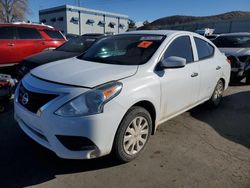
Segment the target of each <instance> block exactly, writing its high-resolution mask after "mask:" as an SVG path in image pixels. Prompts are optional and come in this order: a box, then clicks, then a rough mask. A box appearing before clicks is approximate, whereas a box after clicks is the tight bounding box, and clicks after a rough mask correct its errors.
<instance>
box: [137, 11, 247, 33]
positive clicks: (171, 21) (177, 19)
mask: <svg viewBox="0 0 250 188" xmlns="http://www.w3.org/2000/svg"><path fill="white" fill-rule="evenodd" d="M245 17H249V18H250V12H243V11H233V12H227V13H224V14H218V15H214V16H203V17H201V16H181V15H175V16H168V17H164V18H160V19H157V20H155V21H153V22H151V23H150V24H147V25H144V26H142V27H140V28H138V29H139V30H141V29H161V27H162V26H166V25H178V24H187V23H193V22H207V21H222V20H231V19H238V18H245Z"/></svg>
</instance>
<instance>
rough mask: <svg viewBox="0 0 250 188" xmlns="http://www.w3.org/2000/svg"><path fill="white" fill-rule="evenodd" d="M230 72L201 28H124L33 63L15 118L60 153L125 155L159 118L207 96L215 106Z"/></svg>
mask: <svg viewBox="0 0 250 188" xmlns="http://www.w3.org/2000/svg"><path fill="white" fill-rule="evenodd" d="M229 77H230V64H229V63H228V61H227V59H226V57H225V56H224V55H223V54H221V53H220V51H219V50H218V49H217V48H216V47H215V46H214V44H212V43H211V42H210V41H209V40H207V39H206V38H204V37H202V36H200V35H198V34H195V33H191V32H182V31H164V30H162V31H135V32H129V33H124V34H119V35H115V36H111V37H109V38H105V39H102V40H100V41H98V42H97V43H96V44H95V45H93V46H92V47H91V48H90V49H89V50H88V51H87V52H86V53H85V54H83V55H81V56H79V57H76V58H71V59H66V60H61V61H57V62H54V63H50V64H46V65H43V66H40V67H38V68H36V69H33V70H32V71H31V73H29V74H28V75H26V76H25V77H24V79H23V80H22V81H21V82H20V84H19V86H18V87H17V89H16V93H15V119H16V120H17V122H18V124H19V125H20V127H21V128H22V130H23V131H24V132H25V133H26V134H27V135H29V136H30V137H31V138H32V139H34V140H35V141H37V142H38V143H40V144H41V145H43V146H45V147H47V148H48V149H50V150H52V151H54V152H55V153H56V154H57V155H58V156H59V157H61V158H69V159H91V158H96V157H100V156H103V155H107V154H109V153H111V152H114V154H115V155H116V156H117V157H118V159H120V160H121V161H124V162H128V161H131V160H132V159H134V158H135V157H137V156H138V155H139V154H140V153H141V152H142V150H143V149H144V148H145V146H146V144H147V142H148V140H149V137H150V136H151V135H152V134H154V133H155V131H156V129H157V127H158V125H160V124H162V123H163V122H165V121H167V120H169V119H171V118H173V117H175V116H177V115H179V114H181V113H183V112H185V111H187V110H189V109H191V108H193V107H195V106H197V105H199V104H201V103H204V102H205V101H209V103H210V105H211V106H214V107H217V106H218V105H219V104H220V102H221V99H222V95H223V91H224V90H225V89H226V88H227V87H228V82H229Z"/></svg>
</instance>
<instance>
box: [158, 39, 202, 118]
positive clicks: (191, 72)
mask: <svg viewBox="0 0 250 188" xmlns="http://www.w3.org/2000/svg"><path fill="white" fill-rule="evenodd" d="M171 56H177V57H182V58H185V59H186V61H187V64H186V66H185V67H183V68H175V69H165V70H164V74H163V76H162V77H161V94H162V96H161V98H162V108H161V109H162V110H161V112H162V117H163V118H164V119H165V118H169V117H171V116H173V115H175V114H177V113H178V112H181V111H183V110H184V109H186V108H188V107H189V106H192V105H193V104H195V103H196V102H197V98H198V95H199V84H200V75H199V64H198V63H197V62H194V55H193V50H192V44H191V41H190V37H189V36H179V37H177V38H176V39H174V40H173V41H172V42H171V44H170V45H169V47H168V48H167V50H166V51H165V53H164V55H163V58H168V57H171Z"/></svg>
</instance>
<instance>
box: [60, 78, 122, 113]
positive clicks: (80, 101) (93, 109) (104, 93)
mask: <svg viewBox="0 0 250 188" xmlns="http://www.w3.org/2000/svg"><path fill="white" fill-rule="evenodd" d="M121 90H122V83H120V82H111V83H107V84H105V85H102V86H100V87H97V88H95V89H93V90H90V91H87V92H86V93H84V94H82V95H80V96H78V97H76V98H74V99H73V100H71V101H69V102H67V103H66V104H64V105H63V106H62V107H60V108H59V109H58V110H57V111H56V112H55V114H56V115H59V116H66V117H74V116H86V115H93V114H98V113H102V112H103V106H104V104H106V103H107V102H108V101H110V100H111V99H113V98H114V97H116V96H117V95H118V94H119V93H120V92H121Z"/></svg>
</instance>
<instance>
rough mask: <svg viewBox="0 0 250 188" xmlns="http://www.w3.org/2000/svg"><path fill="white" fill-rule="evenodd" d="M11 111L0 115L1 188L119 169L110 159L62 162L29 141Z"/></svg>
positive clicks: (108, 157)
mask: <svg viewBox="0 0 250 188" xmlns="http://www.w3.org/2000/svg"><path fill="white" fill-rule="evenodd" d="M13 115H14V114H13V107H12V108H9V110H8V111H6V112H4V113H2V114H0V151H1V154H0V169H1V170H0V177H1V178H0V179H1V181H0V187H27V186H32V185H37V184H40V183H44V182H47V181H49V180H52V179H54V178H55V176H56V175H60V174H68V173H77V172H84V171H92V170H97V169H103V168H109V167H113V166H117V165H121V163H119V162H118V161H117V160H115V159H114V158H113V157H112V156H110V155H109V156H106V157H102V158H98V159H91V160H65V159H60V158H58V157H57V156H56V155H55V154H54V153H53V152H51V151H49V150H47V149H46V148H43V147H42V146H40V145H39V144H37V143H35V142H34V141H32V140H31V139H30V138H28V137H27V136H26V135H25V134H24V133H23V132H22V130H21V129H20V128H19V127H18V125H17V123H16V122H15V121H14V119H13Z"/></svg>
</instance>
